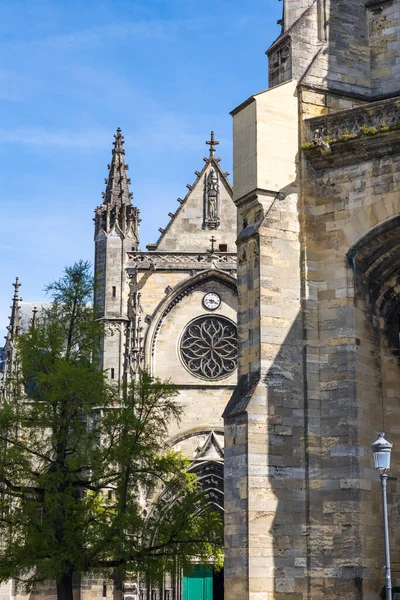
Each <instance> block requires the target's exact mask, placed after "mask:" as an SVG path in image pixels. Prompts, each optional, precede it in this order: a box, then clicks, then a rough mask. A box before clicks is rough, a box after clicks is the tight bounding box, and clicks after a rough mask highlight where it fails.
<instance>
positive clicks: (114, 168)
mask: <svg viewBox="0 0 400 600" xmlns="http://www.w3.org/2000/svg"><path fill="white" fill-rule="evenodd" d="M114 140H115V141H114V142H113V146H114V149H113V151H112V159H111V164H109V165H107V167H108V170H109V175H108V178H107V179H106V180H105V183H106V184H107V187H106V191H105V192H104V193H103V199H104V204H107V205H110V206H118V207H119V206H122V205H131V204H132V202H131V200H132V197H133V194H132V193H131V192H130V191H129V184H130V182H131V180H130V179H129V178H128V177H127V171H128V169H129V165H126V164H125V150H124V143H125V138H124V136H123V135H122V132H121V128H120V127H118V129H117V133H115V134H114Z"/></svg>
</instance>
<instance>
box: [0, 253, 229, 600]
mask: <svg viewBox="0 0 400 600" xmlns="http://www.w3.org/2000/svg"><path fill="white" fill-rule="evenodd" d="M48 291H49V292H50V293H51V294H52V298H53V301H52V303H51V306H50V308H49V309H48V310H46V311H45V313H44V316H43V318H42V319H41V321H40V324H39V325H36V326H35V327H31V329H30V331H29V332H28V333H25V334H21V335H20V336H19V337H18V368H17V369H16V370H15V375H14V377H13V378H12V379H11V380H10V381H9V389H8V393H7V394H6V398H5V400H4V402H3V404H2V406H1V407H0V485H1V488H0V535H1V545H0V580H2V581H4V580H7V579H8V578H10V577H12V578H15V579H16V580H17V581H22V582H24V584H25V585H27V586H32V585H34V583H35V582H38V581H44V580H49V579H50V580H54V581H55V582H56V584H57V596H58V599H59V600H72V583H73V577H74V575H75V574H80V573H93V572H95V573H98V574H102V575H103V576H104V577H107V578H111V577H112V576H113V577H114V578H115V577H117V578H118V577H119V578H120V579H121V578H122V577H123V576H124V574H125V573H126V572H127V571H128V572H132V573H138V574H145V576H146V578H150V580H153V581H156V580H157V579H158V578H159V577H160V574H161V573H162V572H163V571H170V572H173V570H174V568H175V567H176V565H177V564H179V566H185V565H187V564H189V562H190V561H191V559H192V558H193V557H200V558H203V559H208V558H210V557H214V559H216V560H217V561H220V558H221V540H222V524H221V519H220V516H219V515H218V514H216V513H214V512H212V511H211V510H210V509H209V508H208V505H207V502H206V498H205V496H204V494H203V492H202V490H201V489H200V487H199V486H198V484H197V480H196V478H195V476H194V475H192V474H190V473H188V471H187V467H188V463H187V461H186V460H185V459H184V458H183V457H182V456H181V455H180V454H178V453H175V452H172V451H171V450H168V448H167V447H166V444H165V440H166V438H167V432H168V427H169V424H170V422H171V421H172V420H179V418H180V416H181V409H180V408H179V406H178V404H177V403H176V400H175V396H176V390H175V388H174V386H173V385H171V384H170V383H168V382H167V383H166V382H161V381H159V380H157V379H154V378H152V377H151V376H150V375H149V374H147V373H144V374H143V375H142V376H141V378H140V379H139V380H138V381H137V382H135V383H134V384H132V385H130V386H128V387H127V386H122V389H121V388H120V389H117V388H116V387H115V386H113V385H111V384H110V382H109V381H108V378H107V376H106V374H105V373H104V372H103V371H102V370H101V369H99V367H98V364H96V362H97V357H98V356H99V347H100V343H101V338H102V325H101V322H100V321H99V320H97V319H96V314H95V310H94V308H93V306H92V305H91V300H92V296H93V281H92V278H91V276H90V266H89V264H88V263H85V262H79V263H77V264H75V265H74V266H73V267H71V268H67V269H66V270H65V275H64V276H63V277H62V278H61V279H60V280H59V281H57V282H54V283H52V284H50V285H49V286H48ZM162 490H164V492H163V493H161V491H162ZM150 500H151V510H150V512H149V514H146V507H148V505H149V501H150Z"/></svg>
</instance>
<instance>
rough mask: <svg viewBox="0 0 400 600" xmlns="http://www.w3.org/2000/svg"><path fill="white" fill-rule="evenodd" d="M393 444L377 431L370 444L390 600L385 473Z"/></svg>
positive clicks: (386, 472)
mask: <svg viewBox="0 0 400 600" xmlns="http://www.w3.org/2000/svg"><path fill="white" fill-rule="evenodd" d="M392 446H393V444H389V442H388V441H387V440H385V434H384V433H383V432H381V433H378V439H377V440H376V442H374V443H373V444H372V451H373V453H374V462H375V469H376V470H377V471H378V472H379V477H380V478H381V485H382V507H383V535H384V542H385V563H386V565H385V567H384V569H385V578H386V600H392V579H391V575H390V548H389V524H388V510H387V491H386V490H387V474H388V471H389V470H390V455H391V452H392Z"/></svg>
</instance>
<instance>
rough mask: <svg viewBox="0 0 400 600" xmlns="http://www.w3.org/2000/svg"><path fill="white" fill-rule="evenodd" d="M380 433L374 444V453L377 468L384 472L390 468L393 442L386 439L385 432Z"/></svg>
mask: <svg viewBox="0 0 400 600" xmlns="http://www.w3.org/2000/svg"><path fill="white" fill-rule="evenodd" d="M378 435H379V437H378V439H377V440H376V442H374V443H373V444H372V450H373V453H374V462H375V469H377V470H378V471H381V472H382V473H383V472H386V471H389V470H390V455H391V453H392V446H393V444H390V443H389V442H388V441H387V440H385V437H384V436H385V434H384V433H379V434H378Z"/></svg>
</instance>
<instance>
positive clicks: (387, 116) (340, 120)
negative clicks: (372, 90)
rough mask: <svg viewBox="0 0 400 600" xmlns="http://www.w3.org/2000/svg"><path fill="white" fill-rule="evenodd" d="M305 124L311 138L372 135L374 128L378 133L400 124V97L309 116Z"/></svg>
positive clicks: (307, 138) (338, 138)
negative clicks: (320, 115)
mask: <svg viewBox="0 0 400 600" xmlns="http://www.w3.org/2000/svg"><path fill="white" fill-rule="evenodd" d="M305 126H306V140H305V141H307V142H316V141H318V140H320V139H326V138H329V141H333V140H334V141H341V138H342V137H343V136H348V135H357V136H358V135H362V134H366V135H369V134H371V133H372V132H373V130H376V131H375V133H377V132H380V131H385V130H386V128H396V127H398V126H400V97H399V96H397V97H395V98H389V99H388V100H382V101H379V102H373V103H368V104H365V105H363V106H358V107H356V108H350V109H347V110H342V111H339V112H335V113H332V114H328V115H324V116H323V117H314V118H312V119H306V120H305ZM343 141H345V140H343Z"/></svg>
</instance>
